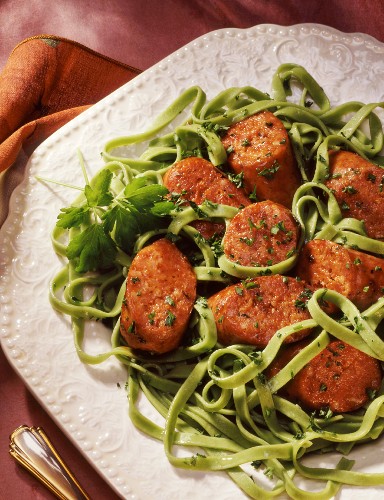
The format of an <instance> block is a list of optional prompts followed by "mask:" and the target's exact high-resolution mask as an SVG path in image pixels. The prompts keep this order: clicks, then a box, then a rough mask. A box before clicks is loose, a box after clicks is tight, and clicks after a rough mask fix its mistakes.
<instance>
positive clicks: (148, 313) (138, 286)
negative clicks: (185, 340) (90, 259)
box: [120, 238, 196, 353]
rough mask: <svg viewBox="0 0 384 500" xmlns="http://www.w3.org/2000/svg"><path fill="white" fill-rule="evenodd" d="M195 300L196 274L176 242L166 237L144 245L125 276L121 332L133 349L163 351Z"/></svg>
mask: <svg viewBox="0 0 384 500" xmlns="http://www.w3.org/2000/svg"><path fill="white" fill-rule="evenodd" d="M195 299H196V275H195V273H194V272H193V269H192V267H191V265H190V264H189V262H188V261H187V259H186V258H185V257H184V255H183V254H182V253H181V252H180V251H179V250H178V248H177V247H176V245H174V244H173V243H171V242H170V241H169V240H167V239H166V238H164V239H161V240H158V241H155V242H154V243H152V244H151V245H149V246H147V247H144V248H143V249H142V250H141V251H140V252H139V253H138V254H137V255H136V257H135V258H134V259H133V261H132V264H131V267H130V268H129V272H128V276H127V287H126V292H125V300H124V303H123V306H122V311H121V319H120V331H121V334H122V336H123V337H124V339H125V340H126V342H127V344H128V345H129V346H130V347H132V348H135V349H142V350H146V351H153V352H156V353H165V352H168V351H171V350H173V349H175V348H176V347H177V346H178V345H179V343H180V340H181V337H182V335H183V333H184V331H185V329H186V327H187V324H188V321H189V317H190V314H191V311H192V307H193V304H194V302H195Z"/></svg>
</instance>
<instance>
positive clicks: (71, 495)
mask: <svg viewBox="0 0 384 500" xmlns="http://www.w3.org/2000/svg"><path fill="white" fill-rule="evenodd" d="M10 440H11V442H10V450H9V453H10V454H11V455H12V457H13V458H14V459H15V460H17V461H18V462H19V463H20V464H21V465H22V466H23V467H25V468H26V469H27V470H28V471H29V472H31V473H32V474H33V475H34V476H35V477H37V479H39V480H40V481H41V482H42V483H43V484H44V485H45V486H46V487H47V488H48V489H49V490H50V491H51V492H52V493H54V494H55V495H56V496H57V497H58V498H60V499H61V500H84V499H86V500H89V497H88V496H87V494H86V493H85V491H84V490H83V489H82V487H81V486H80V484H79V483H78V481H77V479H76V478H75V476H74V475H73V473H72V472H71V471H70V470H69V468H68V467H67V465H66V464H65V463H64V461H63V460H62V458H61V457H60V455H59V454H58V452H57V451H56V450H55V448H54V446H53V445H52V443H51V442H50V440H49V439H48V437H47V435H46V434H45V432H44V431H43V429H41V428H40V427H28V426H27V425H21V426H20V427H18V428H17V429H16V430H15V431H13V433H12V434H11V436H10Z"/></svg>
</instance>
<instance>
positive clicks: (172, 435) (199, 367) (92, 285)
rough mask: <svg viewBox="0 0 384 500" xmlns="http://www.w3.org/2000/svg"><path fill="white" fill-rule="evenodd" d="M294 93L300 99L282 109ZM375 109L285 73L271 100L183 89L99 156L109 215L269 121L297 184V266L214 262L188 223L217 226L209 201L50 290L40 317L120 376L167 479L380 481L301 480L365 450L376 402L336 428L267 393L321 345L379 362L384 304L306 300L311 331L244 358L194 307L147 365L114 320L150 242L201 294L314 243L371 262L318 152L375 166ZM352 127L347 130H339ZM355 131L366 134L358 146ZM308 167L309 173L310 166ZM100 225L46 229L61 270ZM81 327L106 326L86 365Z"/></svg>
mask: <svg viewBox="0 0 384 500" xmlns="http://www.w3.org/2000/svg"><path fill="white" fill-rule="evenodd" d="M297 89H300V97H299V98H298V99H296V102H294V101H295V97H294V94H295V92H296V91H297ZM297 101H298V102H297ZM382 107H383V103H373V104H363V103H359V102H350V103H344V104H340V105H338V106H335V107H332V106H331V103H330V100H329V99H328V97H327V96H326V94H325V92H324V91H323V89H322V88H321V86H320V85H319V84H318V83H317V82H316V81H315V79H314V78H313V77H312V76H311V75H310V74H309V73H308V72H307V71H306V70H305V69H304V68H302V67H301V66H298V65H296V64H283V65H282V66H281V67H280V68H278V69H277V71H276V73H275V74H274V75H273V77H272V91H271V95H269V94H267V93H265V92H262V91H260V90H258V89H257V88H254V87H251V86H245V87H233V88H230V89H226V90H223V91H222V92H220V93H219V94H218V95H217V96H216V97H214V98H213V99H211V100H208V101H207V98H206V94H205V92H204V91H203V90H202V89H201V88H199V87H191V88H190V89H187V90H185V91H184V92H182V93H181V95H180V97H178V98H177V99H176V100H175V101H174V102H173V103H172V104H171V105H170V106H169V107H168V108H166V109H165V111H164V112H163V113H161V114H160V115H159V116H158V118H157V119H156V120H155V121H154V123H153V124H152V126H151V127H149V128H148V130H146V131H145V132H142V133H141V132H140V133H138V134H135V135H126V136H122V137H118V138H116V139H113V140H111V141H108V142H107V144H106V145H105V147H104V150H103V152H102V156H103V159H104V160H105V165H104V167H103V168H102V169H101V170H100V171H99V172H98V175H102V172H103V171H109V172H111V173H112V180H111V183H110V188H109V190H110V193H111V195H112V201H111V203H112V205H113V206H118V205H119V204H122V203H124V201H125V197H126V187H127V186H129V185H130V184H131V183H133V182H135V180H137V179H143V180H144V181H145V182H146V183H148V184H149V185H151V184H154V185H156V184H160V185H161V184H162V177H163V175H164V173H165V172H166V171H167V170H168V169H169V168H170V167H171V166H172V165H173V164H174V163H175V162H177V161H179V160H181V159H182V158H183V157H185V156H190V155H195V156H202V157H204V158H206V159H209V160H210V161H211V162H212V164H213V165H215V166H218V167H221V166H222V165H223V164H225V162H226V158H227V153H226V151H225V149H224V147H223V146H222V143H221V140H220V133H221V131H222V130H225V129H226V128H227V127H229V126H230V125H231V124H233V123H235V122H238V121H240V120H242V119H244V118H246V117H247V116H250V115H252V114H254V113H258V112H260V111H264V110H269V111H271V112H272V113H274V114H275V115H276V116H277V117H279V118H280V119H281V120H282V122H283V123H284V126H285V127H286V129H287V131H288V133H289V135H290V140H291V144H292V148H293V151H294V154H295V157H296V160H297V164H298V169H299V172H300V175H301V178H302V185H301V186H300V187H299V188H298V190H297V192H296V193H295V196H294V200H293V203H292V212H293V214H294V215H295V217H296V218H297V220H298V222H299V224H300V226H301V239H300V241H299V244H298V248H297V253H295V254H294V255H292V256H291V257H289V258H287V259H286V260H285V261H283V262H280V263H278V264H275V265H271V266H268V267H266V266H264V267H252V266H241V265H239V264H237V263H235V262H232V261H230V260H229V259H228V258H227V257H226V256H225V255H224V254H223V253H222V252H221V253H220V252H218V249H217V246H216V247H215V246H214V245H213V244H212V242H210V241H207V240H205V239H204V238H203V237H202V236H201V234H200V233H199V232H198V231H197V230H196V229H195V228H194V227H192V225H191V223H193V222H194V221H196V220H206V221H221V222H224V223H225V224H226V225H228V224H229V222H230V220H231V219H232V218H233V217H234V216H235V215H236V214H237V213H238V211H239V209H238V208H234V207H230V206H225V205H220V204H216V203H212V202H211V201H210V200H208V201H206V202H204V203H202V204H201V205H199V206H185V205H175V206H174V208H173V209H172V210H171V211H169V212H168V213H167V215H166V217H164V218H163V219H162V221H166V224H162V225H159V227H155V228H151V229H149V230H148V231H143V232H141V233H140V234H137V235H136V238H135V240H134V241H133V242H132V247H131V248H129V249H128V248H123V247H121V246H118V248H117V250H116V256H115V260H114V263H113V266H112V267H111V269H108V270H107V271H106V270H104V271H101V272H100V271H98V270H96V271H91V272H87V273H81V272H78V271H76V262H72V261H70V262H68V263H66V264H65V265H64V266H63V268H62V269H61V270H60V271H59V272H58V273H57V275H56V276H55V277H54V278H53V280H52V282H51V284H50V300H51V303H52V306H53V307H54V308H55V309H56V310H58V311H60V312H62V313H64V314H66V315H69V316H70V317H71V318H72V328H73V334H74V343H75V347H76V350H77V353H78V355H79V358H80V359H81V361H82V362H84V363H88V364H97V363H102V362H103V361H105V360H106V359H108V358H109V357H110V356H116V357H117V358H118V359H119V360H120V361H121V362H122V363H123V364H125V365H126V366H127V372H128V379H127V384H126V389H127V394H128V401H129V417H130V419H131V421H132V423H133V424H134V425H135V426H136V427H137V428H138V429H140V430H141V431H142V432H144V433H145V434H147V435H148V436H151V437H152V438H154V439H157V440H159V441H161V442H162V443H163V446H164V453H165V456H166V457H167V459H168V460H169V461H170V463H171V464H173V465H174V466H175V467H180V468H184V469H191V470H204V471H207V470H214V471H217V470H224V471H226V473H227V474H228V476H229V477H230V478H231V479H232V480H233V481H234V482H235V483H236V484H237V485H238V486H239V488H240V489H241V490H242V491H244V492H245V493H246V494H247V495H248V496H250V497H251V498H266V499H272V498H276V497H277V496H279V495H281V494H282V493H286V494H287V495H288V496H289V497H291V498H294V499H308V498H310V499H313V500H323V499H324V500H326V499H330V498H332V497H333V496H334V495H336V494H337V492H338V491H339V489H340V487H341V486H342V485H343V484H350V485H359V486H368V485H378V484H384V473H364V472H358V471H355V470H353V467H354V462H353V461H352V460H348V459H347V458H345V457H342V458H341V459H340V460H339V461H338V463H337V465H336V466H334V467H319V468H309V467H307V466H306V465H305V464H304V461H305V457H306V456H308V454H312V453H315V452H317V451H323V452H326V451H334V452H340V453H348V452H349V451H350V450H351V449H352V448H353V447H354V446H355V445H356V444H359V443H363V442H366V441H369V440H374V439H377V438H378V437H379V436H380V435H381V434H382V432H383V430H384V406H383V404H384V391H383V389H381V390H380V391H378V393H377V394H376V395H375V396H374V397H373V399H372V401H370V402H369V403H368V404H367V405H365V407H364V408H362V409H361V410H359V411H357V412H354V413H346V414H339V415H332V414H331V413H330V412H324V413H323V414H321V413H320V414H315V413H311V412H308V411H307V410H305V409H304V408H301V407H300V406H299V405H297V404H294V403H292V402H291V401H289V400H287V399H285V398H284V397H283V396H282V395H281V394H280V393H279V391H280V389H282V388H283V387H284V386H285V385H286V384H287V383H288V382H289V381H290V380H291V379H292V377H293V376H294V375H295V374H297V373H298V372H299V371H300V369H302V368H303V367H304V366H305V365H306V364H307V363H308V362H310V360H311V359H313V358H314V357H315V356H316V355H318V354H319V353H320V352H321V351H322V350H323V349H324V348H326V346H327V345H328V343H329V342H330V339H331V337H336V338H338V339H340V340H342V341H343V342H347V343H349V344H351V345H352V346H353V347H355V348H356V349H359V350H361V351H363V352H365V353H367V354H368V355H370V356H373V357H375V358H376V359H379V360H380V361H384V342H383V341H382V339H381V334H382V320H383V318H384V298H381V299H379V300H378V301H377V302H376V303H375V304H373V305H372V306H370V307H369V308H368V309H367V310H366V311H359V310H358V309H357V308H356V306H354V305H353V304H352V303H351V302H350V301H349V300H348V299H347V298H346V297H343V296H342V295H340V294H338V293H337V292H333V291H331V290H326V289H322V290H318V291H316V292H315V293H314V294H313V296H312V297H311V298H310V300H309V301H308V311H309V313H310V319H308V320H305V321H301V322H299V323H296V324H292V325H288V326H286V327H284V328H282V329H280V330H279V331H277V332H276V333H275V334H274V336H273V337H272V339H271V341H270V342H269V344H268V345H267V346H266V347H265V348H264V349H263V350H257V349H255V348H254V347H253V346H250V345H234V346H222V345H220V344H219V343H218V341H217V331H216V325H215V321H214V317H213V313H212V311H211V310H210V308H209V306H208V303H207V301H206V298H205V297H203V296H199V297H198V299H197V301H196V303H195V305H194V309H193V313H192V316H191V320H190V325H189V328H188V331H187V332H186V335H185V341H184V342H183V343H182V345H180V347H179V348H177V349H176V350H175V351H172V352H170V353H168V354H164V355H161V356H160V355H155V354H145V353H143V352H138V351H134V350H132V349H131V348H129V347H128V346H127V345H125V344H124V343H123V342H122V339H121V336H120V321H119V316H120V310H121V306H122V302H123V299H124V293H125V278H126V275H127V271H128V269H129V266H130V264H131V261H132V258H133V257H134V255H135V254H136V253H137V252H139V251H140V250H141V249H142V248H143V247H144V246H146V245H147V244H149V243H150V242H151V241H152V240H154V239H156V238H158V237H170V238H171V240H174V241H176V242H177V240H180V241H182V242H183V244H184V245H187V246H188V248H190V249H191V251H193V252H194V253H195V254H196V255H195V259H194V262H193V267H194V270H195V273H196V276H197V280H198V282H199V284H200V285H202V286H208V285H212V284H213V283H214V284H216V285H219V284H221V286H224V285H225V284H227V283H228V284H230V283H233V282H236V281H237V280H238V279H248V278H252V277H257V276H260V275H268V274H283V275H284V274H288V273H289V271H290V270H291V269H292V267H293V266H294V264H295V262H296V260H297V258H298V251H299V250H300V247H301V245H302V244H303V243H304V241H305V240H309V239H314V238H320V239H329V240H333V241H335V242H337V243H340V244H347V245H350V246H353V247H354V248H359V249H360V250H362V251H367V252H371V253H374V254H378V255H381V256H383V255H384V242H383V241H378V240H374V239H372V238H369V237H367V235H366V233H365V229H364V224H363V223H362V221H359V220H356V219H352V218H343V216H342V212H341V210H340V207H339V206H338V203H337V200H336V198H335V197H334V196H333V193H332V191H331V190H329V189H328V188H327V187H326V186H325V185H324V181H325V180H326V178H327V175H328V151H329V149H339V148H346V149H349V150H351V151H354V152H356V153H358V154H360V155H361V156H363V157H364V158H367V159H370V161H373V162H375V163H377V164H379V165H382V164H383V163H384V162H383V158H382V157H380V156H378V154H379V152H380V151H381V149H382V147H383V130H382V124H381V121H380V119H379V117H378V115H377V114H375V110H376V109H377V108H382ZM351 114H352V117H351V118H348V119H346V118H345V117H347V116H350V115H351ZM180 122H181V123H180ZM363 124H366V125H367V127H366V128H367V129H368V132H367V133H365V132H364V131H363V127H362V125H363ZM167 128H168V129H169V128H172V130H171V131H169V130H166V129H167ZM161 133H162V134H163V135H161ZM135 144H144V145H145V148H144V152H143V153H142V154H141V155H140V156H139V157H132V158H130V157H128V156H125V151H126V150H127V147H129V146H131V145H135ZM123 153H124V154H123ZM310 164H313V165H314V167H313V169H311V168H309V167H308V165H310ZM83 169H84V165H83ZM100 173H101V174H100ZM383 174H384V170H383ZM98 179H99V180H100V177H99V178H97V176H96V177H95V178H94V179H91V180H90V181H89V185H90V186H91V187H92V186H95V185H96V183H97V182H99V180H98ZM86 181H87V178H86ZM85 203H86V196H85V194H84V193H83V192H82V193H80V195H79V196H78V197H77V199H76V200H75V201H74V203H73V205H72V206H73V207H79V208H81V207H83V206H84V204H85ZM105 212H106V208H103V207H101V208H100V207H99V208H97V209H96V211H95V214H96V215H92V213H91V212H90V214H89V221H88V222H84V221H83V222H82V224H81V227H76V228H72V229H70V230H69V231H68V230H67V229H65V228H63V227H56V228H55V229H54V231H53V234H52V241H53V246H54V249H55V251H56V252H57V253H58V254H59V255H60V256H61V257H63V258H65V257H66V252H67V247H68V244H69V242H70V241H72V240H73V239H74V238H75V237H76V236H77V235H78V234H79V233H80V232H81V230H83V229H84V228H86V227H87V224H92V223H95V220H96V222H97V221H99V222H100V223H102V221H103V217H104V216H105ZM159 220H160V219H159ZM114 231H115V230H112V231H111V234H110V236H111V237H112V238H113V237H114V236H115V234H114ZM324 298H326V300H327V301H330V302H333V303H334V304H336V305H337V307H339V308H340V309H341V310H342V312H343V314H344V317H343V318H342V319H338V320H337V319H335V318H334V317H331V316H329V315H327V314H326V313H325V312H324V310H323V309H322V308H321V301H322V300H323V299H324ZM92 320H99V321H100V320H102V321H105V322H107V323H108V324H109V326H110V328H111V331H112V333H111V349H110V350H108V351H107V352H104V353H100V354H89V353H87V352H86V351H85V350H84V349H83V341H84V334H85V331H84V323H85V322H86V321H92ZM307 328H311V329H312V330H311V331H312V333H311V336H310V338H309V339H310V342H309V344H308V345H307V346H306V347H305V348H304V349H302V350H301V351H300V352H299V353H298V354H297V355H296V356H295V357H294V358H293V359H292V360H291V361H290V362H289V363H288V364H287V365H286V366H285V367H284V368H283V369H281V371H280V372H279V373H277V374H276V375H275V376H273V377H272V378H271V379H269V380H267V378H266V377H265V375H264V371H265V370H266V368H267V367H268V366H270V365H271V363H273V361H274V359H275V358H276V356H277V355H278V353H279V351H280V350H281V346H282V344H283V342H284V340H285V339H287V337H289V336H290V335H292V334H294V333H297V332H298V331H300V330H303V329H307ZM140 393H142V394H144V396H145V397H146V398H147V400H148V402H149V404H151V405H153V407H154V408H155V409H156V410H157V412H158V414H159V417H160V421H161V420H163V424H160V423H157V422H153V421H151V420H150V419H149V418H148V417H147V416H145V415H144V414H143V413H142V412H141V411H139V409H138V407H137V405H136V403H137V400H138V397H139V394H140ZM180 446H182V447H184V448H186V449H189V450H190V454H188V455H187V456H183V457H180V456H178V455H177V454H175V453H174V448H175V447H180ZM197 450H198V451H197ZM322 456H323V457H325V456H326V455H322ZM259 467H260V469H261V470H262V471H263V472H264V475H265V476H266V477H267V478H269V479H268V480H267V479H265V480H264V479H261V478H263V474H262V473H261V472H260V471H258V472H255V469H258V468H259ZM300 476H301V477H304V478H309V479H311V480H312V479H313V480H315V481H322V482H323V483H324V485H323V489H322V490H320V491H316V492H313V491H310V490H308V488H304V486H302V485H301V484H299V483H298V482H297V479H298V478H299V477H300ZM265 483H267V484H265Z"/></svg>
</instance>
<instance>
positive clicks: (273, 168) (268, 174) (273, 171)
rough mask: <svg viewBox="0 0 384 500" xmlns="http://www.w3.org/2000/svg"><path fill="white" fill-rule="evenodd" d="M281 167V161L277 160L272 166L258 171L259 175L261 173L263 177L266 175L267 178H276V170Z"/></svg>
mask: <svg viewBox="0 0 384 500" xmlns="http://www.w3.org/2000/svg"><path fill="white" fill-rule="evenodd" d="M279 168H280V165H279V162H278V161H277V160H275V161H274V162H273V164H272V166H271V167H269V168H264V169H263V170H261V171H260V172H258V174H257V175H261V176H262V177H265V178H266V179H268V180H271V179H273V178H274V176H275V174H276V172H277V171H278V170H279Z"/></svg>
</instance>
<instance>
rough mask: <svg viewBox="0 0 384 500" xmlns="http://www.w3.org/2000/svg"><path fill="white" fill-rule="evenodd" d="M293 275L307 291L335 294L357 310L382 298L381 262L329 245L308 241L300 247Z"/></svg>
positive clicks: (383, 269) (383, 271) (383, 267)
mask: <svg viewBox="0 0 384 500" xmlns="http://www.w3.org/2000/svg"><path fill="white" fill-rule="evenodd" d="M294 272H295V274H296V275H297V276H299V277H300V278H302V279H303V280H304V281H305V282H306V283H308V285H309V286H310V287H311V288H313V289H318V288H328V289H330V290H335V291H336V292H339V293H341V294H342V295H344V296H345V297H347V298H348V299H349V300H350V301H351V302H353V303H354V304H355V305H356V306H357V307H358V309H360V310H365V309H367V308H368V307H369V306H370V305H371V304H373V303H374V302H376V301H377V300H378V299H379V297H381V296H383V294H384V259H381V258H379V257H375V256H373V255H369V254H366V253H364V252H360V251H358V250H352V249H350V248H347V247H344V246H342V245H339V244H338V243H335V242H333V241H328V240H312V241H309V242H308V243H306V244H305V245H303V247H302V249H301V252H300V256H299V260H298V264H297V267H296V269H295V271H294ZM332 311H334V308H333V307H332V308H331V310H330V311H329V312H332Z"/></svg>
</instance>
